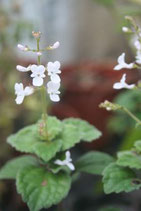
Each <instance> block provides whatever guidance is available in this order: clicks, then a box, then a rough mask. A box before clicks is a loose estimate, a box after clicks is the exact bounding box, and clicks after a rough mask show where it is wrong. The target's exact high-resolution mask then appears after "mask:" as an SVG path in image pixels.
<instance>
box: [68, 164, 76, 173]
mask: <svg viewBox="0 0 141 211" xmlns="http://www.w3.org/2000/svg"><path fill="white" fill-rule="evenodd" d="M67 166H68V167H69V168H70V170H72V171H74V170H75V167H74V165H73V164H72V163H67Z"/></svg>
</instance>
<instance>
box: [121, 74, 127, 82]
mask: <svg viewBox="0 0 141 211" xmlns="http://www.w3.org/2000/svg"><path fill="white" fill-rule="evenodd" d="M125 81H126V74H123V76H122V78H121V80H120V82H121V83H124V82H125Z"/></svg>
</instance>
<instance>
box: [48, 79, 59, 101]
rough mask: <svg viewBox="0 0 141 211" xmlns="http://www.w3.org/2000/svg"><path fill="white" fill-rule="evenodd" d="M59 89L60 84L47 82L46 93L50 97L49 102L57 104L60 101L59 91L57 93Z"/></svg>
mask: <svg viewBox="0 0 141 211" xmlns="http://www.w3.org/2000/svg"><path fill="white" fill-rule="evenodd" d="M59 88H60V83H53V82H52V81H49V82H48V83H47V92H48V94H49V96H50V99H51V101H53V102H58V101H60V97H59V94H60V91H58V90H59Z"/></svg>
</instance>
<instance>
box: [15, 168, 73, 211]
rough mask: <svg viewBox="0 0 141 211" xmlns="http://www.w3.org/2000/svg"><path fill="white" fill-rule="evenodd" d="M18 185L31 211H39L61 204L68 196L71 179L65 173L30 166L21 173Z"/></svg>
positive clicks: (18, 176) (19, 191)
mask: <svg viewBox="0 0 141 211" xmlns="http://www.w3.org/2000/svg"><path fill="white" fill-rule="evenodd" d="M16 185H17V191H18V193H20V194H21V195H22V198H23V200H24V201H25V202H27V204H28V206H29V208H30V211H39V210H40V209H42V208H48V207H50V206H52V205H54V204H57V203H58V202H60V201H61V200H62V199H63V198H64V197H65V196H66V195H67V194H68V191H69V189H70V185H71V179H70V176H68V175H67V174H65V173H58V174H53V173H51V172H49V171H47V169H45V168H37V167H34V166H28V167H25V168H23V169H21V170H20V171H19V173H18V175H17V182H16Z"/></svg>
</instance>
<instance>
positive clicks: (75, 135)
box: [61, 118, 101, 150]
mask: <svg viewBox="0 0 141 211" xmlns="http://www.w3.org/2000/svg"><path fill="white" fill-rule="evenodd" d="M63 124H64V128H63V131H62V135H61V138H62V141H63V150H66V149H69V148H70V147H73V146H74V145H75V144H76V143H79V142H80V141H81V140H83V141H87V142H91V141H93V140H95V139H98V138H99V137H100V136H101V132H100V131H99V130H98V129H97V128H96V127H94V126H93V125H91V124H89V123H88V122H86V121H84V120H81V119H78V118H68V119H65V120H64V121H63Z"/></svg>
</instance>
